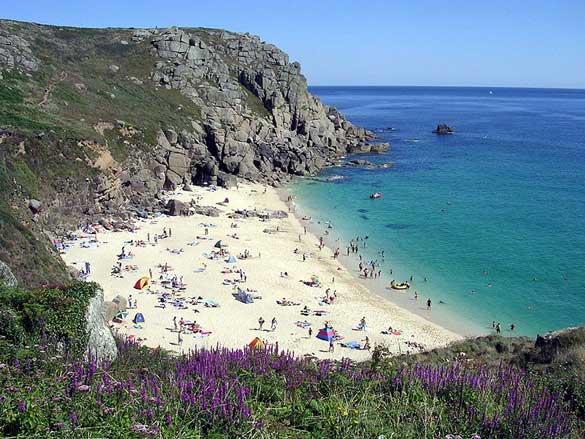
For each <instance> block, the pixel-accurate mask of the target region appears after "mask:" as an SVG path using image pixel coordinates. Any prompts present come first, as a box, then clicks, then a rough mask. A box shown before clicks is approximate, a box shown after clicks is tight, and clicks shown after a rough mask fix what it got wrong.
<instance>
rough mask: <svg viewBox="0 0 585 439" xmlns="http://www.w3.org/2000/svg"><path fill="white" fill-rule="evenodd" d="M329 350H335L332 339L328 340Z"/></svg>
mask: <svg viewBox="0 0 585 439" xmlns="http://www.w3.org/2000/svg"><path fill="white" fill-rule="evenodd" d="M329 352H335V345H334V344H333V339H331V340H329Z"/></svg>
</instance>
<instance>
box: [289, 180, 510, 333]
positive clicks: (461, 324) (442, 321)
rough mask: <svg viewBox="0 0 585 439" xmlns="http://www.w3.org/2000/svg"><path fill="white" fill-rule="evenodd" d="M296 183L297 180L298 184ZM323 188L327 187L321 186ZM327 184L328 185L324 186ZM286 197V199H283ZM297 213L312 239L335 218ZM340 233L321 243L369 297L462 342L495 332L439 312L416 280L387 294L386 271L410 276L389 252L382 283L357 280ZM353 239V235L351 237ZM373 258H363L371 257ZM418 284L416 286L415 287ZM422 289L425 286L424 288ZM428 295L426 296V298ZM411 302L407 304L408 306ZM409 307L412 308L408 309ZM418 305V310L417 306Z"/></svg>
mask: <svg viewBox="0 0 585 439" xmlns="http://www.w3.org/2000/svg"><path fill="white" fill-rule="evenodd" d="M297 181H298V180H297ZM323 184H326V183H323ZM327 184H329V183H327ZM279 190H281V191H282V196H281V199H282V200H283V202H284V201H285V200H286V197H287V196H288V195H292V196H294V197H297V195H296V194H295V193H294V192H293V191H292V190H291V188H290V186H289V185H287V186H286V187H283V188H281V189H279ZM284 194H286V195H284ZM295 206H296V209H295V210H294V214H295V216H296V217H297V219H298V220H299V221H300V222H302V216H303V215H308V216H311V217H312V220H311V221H308V222H306V223H305V222H303V224H306V226H307V228H308V229H309V230H311V231H312V233H313V234H314V235H323V233H322V232H323V229H325V228H326V227H325V225H324V224H327V222H331V223H332V224H333V225H335V217H330V218H326V217H325V215H323V214H322V213H321V212H319V211H315V210H314V209H310V208H307V207H302V206H299V205H296V204H295ZM338 230H339V229H337V228H336V227H333V229H332V231H333V232H332V233H331V234H330V235H323V238H324V243H325V245H326V246H327V247H328V248H329V249H330V250H331V251H332V252H333V251H334V249H335V248H336V247H340V250H342V251H341V254H340V257H339V258H338V261H339V263H340V264H341V265H343V266H344V267H345V269H346V270H347V271H349V272H351V273H352V274H353V276H354V277H355V279H356V281H357V282H359V283H360V284H361V285H363V286H364V287H365V288H367V289H368V290H369V291H370V292H371V293H372V294H374V295H376V296H378V297H380V298H381V299H382V300H385V301H388V302H390V303H392V304H393V305H395V306H397V307H399V308H401V309H403V310H405V311H406V312H409V313H412V314H415V315H417V316H419V317H421V318H422V319H424V320H426V321H428V322H430V323H432V324H435V325H437V326H439V327H441V328H444V329H446V330H448V331H450V332H453V333H456V334H458V335H459V336H460V337H462V338H468V337H482V336H487V335H490V334H494V333H495V331H494V330H490V328H488V327H487V326H484V325H480V324H477V323H472V322H470V321H468V320H466V319H464V318H463V317H461V316H460V315H459V314H458V313H457V312H456V311H455V310H452V309H450V308H442V306H443V303H442V301H440V300H435V298H436V297H440V290H437V289H436V287H432V286H430V287H429V285H427V284H426V283H424V284H421V283H420V281H418V280H416V279H415V281H414V284H413V283H412V282H411V284H412V286H413V287H411V288H410V289H408V290H406V292H403V291H400V290H398V291H397V290H390V289H389V287H388V286H389V284H390V281H391V280H392V276H391V275H389V273H387V272H385V271H384V270H386V269H387V268H393V269H394V271H395V272H401V271H402V272H409V270H407V267H405V266H404V265H401V264H400V262H398V263H397V262H396V259H394V257H393V256H392V255H391V252H390V253H389V254H388V255H387V256H388V257H391V258H392V260H393V263H392V267H384V268H383V269H382V272H383V274H384V279H382V278H375V279H371V278H368V279H364V278H363V277H362V276H360V274H359V272H358V270H357V269H356V267H355V264H354V262H355V263H357V262H358V261H354V260H350V259H349V257H347V256H346V254H345V253H344V251H343V250H344V249H345V246H346V245H347V240H348V238H347V236H341V235H342V233H341V232H338ZM352 236H353V235H352ZM353 238H355V236H353ZM335 241H340V243H337V244H336V243H335ZM373 248H375V247H372V248H368V250H369V251H370V252H371V250H372V249H373ZM377 250H387V249H382V248H378V249H377ZM365 253H368V251H366V252H365ZM371 256H372V255H371V254H370V255H366V258H368V257H371ZM401 280H408V279H407V278H404V279H396V281H397V282H400V281H401ZM417 282H418V285H417ZM423 285H424V286H423ZM417 288H418V289H419V290H420V289H421V288H424V289H426V291H425V293H424V294H422V293H421V292H420V291H419V297H418V301H415V299H414V297H413V293H414V291H416V290H417ZM427 293H428V294H427ZM428 297H431V298H433V310H434V309H436V308H437V307H440V308H439V309H441V310H443V309H445V310H446V312H444V313H442V314H441V315H440V317H438V318H436V317H435V318H433V319H430V318H429V316H428V312H427V310H426V306H425V303H426V299H427V298H428ZM395 298H398V300H396V299H395ZM407 301H410V302H407ZM411 304H412V306H411ZM417 304H418V306H417ZM414 307H417V309H413V308H414ZM434 316H436V314H434ZM510 335H514V334H510Z"/></svg>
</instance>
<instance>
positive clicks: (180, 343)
mask: <svg viewBox="0 0 585 439" xmlns="http://www.w3.org/2000/svg"><path fill="white" fill-rule="evenodd" d="M182 333H183V330H182V329H181V330H180V331H179V332H177V343H178V344H179V346H182V345H183V336H182Z"/></svg>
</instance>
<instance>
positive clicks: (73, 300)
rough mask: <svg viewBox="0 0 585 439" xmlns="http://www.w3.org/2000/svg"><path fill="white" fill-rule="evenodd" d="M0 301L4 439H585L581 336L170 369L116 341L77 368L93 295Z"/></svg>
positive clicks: (204, 360) (244, 357) (0, 430)
mask: <svg viewBox="0 0 585 439" xmlns="http://www.w3.org/2000/svg"><path fill="white" fill-rule="evenodd" d="M96 287H97V286H96V285H95V284H91V283H85V282H80V283H77V284H74V285H72V286H71V287H70V288H69V289H52V290H50V289H46V290H36V291H27V290H23V289H20V290H14V289H7V288H2V287H0V305H1V306H0V308H1V311H0V322H1V323H2V325H0V347H1V349H0V435H2V436H3V437H49V436H50V437H67V438H71V437H96V438H97V437H120V438H138V437H173V438H216V439H217V438H235V437H238V438H258V437H263V438H273V437H274V438H348V437H355V438H380V437H385V438H398V439H415V438H416V439H420V438H429V439H431V438H441V439H443V438H448V439H455V438H459V437H461V438H465V439H479V438H484V439H486V438H509V439H520V438H524V439H528V438H530V439H540V438H577V437H583V433H584V431H585V430H584V429H583V417H584V416H585V413H584V410H583V409H584V407H585V406H584V404H583V402H584V401H585V398H584V393H583V354H582V352H583V348H584V340H585V336H584V330H583V328H578V329H573V330H568V331H564V332H561V333H558V334H553V335H551V336H549V337H547V338H543V339H540V340H539V341H537V343H536V345H535V344H534V343H533V342H532V341H530V340H529V339H527V338H521V337H519V338H503V337H496V336H492V337H480V338H477V339H474V340H467V341H465V342H461V343H459V344H455V345H452V346H450V347H448V348H445V349H439V350H436V351H431V352H429V353H425V354H420V355H415V356H401V357H394V358H392V357H388V356H387V355H386V353H385V349H384V347H382V346H376V347H375V348H374V349H373V352H372V360H371V361H370V362H367V363H353V362H351V361H350V360H348V359H345V360H343V361H340V362H334V361H330V360H315V359H311V358H308V357H302V358H301V357H298V356H295V355H294V354H292V353H289V352H282V351H280V350H279V349H278V346H276V345H275V346H270V347H268V348H266V349H264V348H260V349H249V348H245V349H234V350H230V349H225V348H221V347H217V348H213V349H199V350H196V351H191V352H190V353H189V354H185V355H178V356H177V355H172V354H170V353H168V352H165V351H163V350H161V349H147V348H145V347H140V346H138V345H136V344H134V343H132V342H130V341H124V340H122V339H119V340H118V351H119V355H118V358H117V359H115V360H114V361H113V362H100V361H95V360H94V359H93V358H89V359H87V358H84V357H83V356H82V357H80V355H79V354H80V353H82V352H83V351H84V343H85V342H86V341H87V340H88V338H89V337H90V335H89V334H88V332H87V330H86V329H85V328H84V326H83V322H82V320H83V317H82V316H83V312H80V310H82V309H83V308H84V307H85V306H86V305H87V303H88V300H89V299H90V297H92V295H94V294H95V292H96Z"/></svg>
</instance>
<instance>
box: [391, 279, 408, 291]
mask: <svg viewBox="0 0 585 439" xmlns="http://www.w3.org/2000/svg"><path fill="white" fill-rule="evenodd" d="M390 288H392V289H393V290H408V289H409V288H410V284H409V283H408V282H402V283H396V281H395V280H392V282H390Z"/></svg>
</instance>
